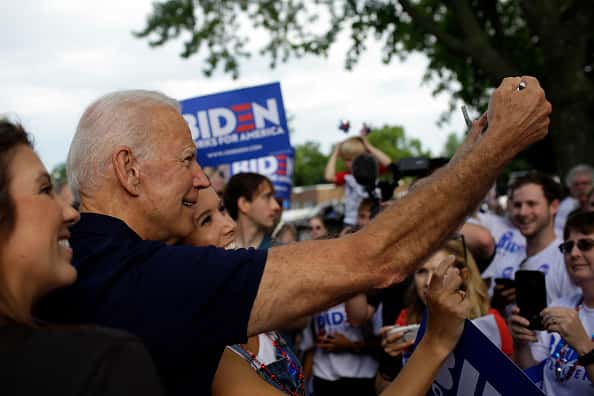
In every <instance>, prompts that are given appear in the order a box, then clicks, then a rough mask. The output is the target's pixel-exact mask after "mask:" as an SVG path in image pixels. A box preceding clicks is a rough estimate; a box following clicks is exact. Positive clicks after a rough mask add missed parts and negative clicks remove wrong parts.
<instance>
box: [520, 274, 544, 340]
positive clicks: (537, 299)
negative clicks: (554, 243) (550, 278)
mask: <svg viewBox="0 0 594 396" xmlns="http://www.w3.org/2000/svg"><path fill="white" fill-rule="evenodd" d="M515 277H516V282H515V283H516V302H517V304H518V308H520V315H521V316H523V317H525V318H526V319H528V320H529V321H530V325H529V326H528V328H529V329H531V330H544V327H543V325H542V318H541V317H540V312H541V311H542V310H543V309H545V308H546V307H547V288H546V284H545V274H544V273H543V272H540V271H527V270H520V271H517V272H516V275H515Z"/></svg>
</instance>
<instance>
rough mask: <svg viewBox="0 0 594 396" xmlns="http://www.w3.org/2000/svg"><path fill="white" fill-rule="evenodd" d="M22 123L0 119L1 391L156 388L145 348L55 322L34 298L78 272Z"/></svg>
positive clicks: (66, 219)
mask: <svg viewBox="0 0 594 396" xmlns="http://www.w3.org/2000/svg"><path fill="white" fill-rule="evenodd" d="M78 218H79V215H78V212H77V211H76V210H74V209H73V208H72V207H71V206H70V203H67V202H65V201H64V200H63V199H62V198H60V197H58V195H57V194H56V193H55V192H54V190H53V186H52V181H51V179H50V176H49V174H48V172H47V170H46V169H45V167H44V166H43V164H42V163H41V161H40V160H39V157H38V156H37V154H35V152H34V151H33V148H32V145H31V142H30V140H29V136H28V135H27V133H26V132H25V130H24V129H23V128H22V127H21V126H19V125H17V124H14V123H12V122H9V121H7V120H2V119H0V382H1V383H2V394H5V395H64V396H67V395H106V396H109V395H161V394H163V392H162V388H161V385H160V383H159V380H158V378H157V374H156V370H155V367H154V366H153V364H152V362H151V359H150V357H149V355H148V352H147V351H146V350H145V349H144V347H143V346H142V344H141V343H140V341H139V340H138V339H137V338H135V337H132V336H130V335H127V334H125V333H123V332H120V331H115V330H106V329H100V328H96V327H91V326H85V327H82V326H80V327H79V326H71V327H64V326H61V327H56V326H51V325H49V324H47V323H42V322H40V321H38V320H36V319H35V317H34V316H33V313H32V310H33V306H34V304H35V303H36V302H37V301H38V300H39V299H40V298H41V297H42V296H44V295H46V294H47V293H49V292H50V291H53V290H55V289H57V288H60V287H64V286H67V285H69V284H71V283H73V282H74V281H75V279H76V276H77V273H76V269H75V268H74V267H73V266H72V265H71V263H70V260H71V259H72V249H71V248H70V244H69V242H68V239H69V237H70V233H69V231H68V227H69V226H71V225H72V224H74V223H75V222H76V221H78Z"/></svg>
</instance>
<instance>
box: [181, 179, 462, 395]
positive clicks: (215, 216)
mask: <svg viewBox="0 0 594 396" xmlns="http://www.w3.org/2000/svg"><path fill="white" fill-rule="evenodd" d="M194 210H195V212H194V224H195V230H194V233H193V234H191V235H190V236H189V237H188V238H187V239H186V240H185V243H188V244H192V245H196V246H208V245H213V246H217V247H229V246H232V242H233V240H234V233H235V228H236V225H235V222H234V221H233V220H232V219H231V217H230V216H229V215H228V214H227V212H226V211H225V207H224V205H223V203H222V201H221V199H220V198H219V197H218V196H217V194H216V193H215V192H214V190H213V189H212V188H207V189H205V190H202V191H201V192H200V200H199V202H198V203H197V205H196V207H195V209H194ZM453 262H454V258H453V257H447V258H446V259H444V260H443V261H442V262H441V263H440V264H439V265H438V266H437V268H435V271H434V273H433V276H432V279H431V281H430V282H429V284H428V287H427V289H426V291H425V300H426V304H427V308H428V310H429V319H428V323H427V331H426V333H425V336H424V337H423V339H422V340H421V342H420V343H419V345H418V346H417V349H416V351H415V353H413V354H412V356H411V358H410V360H409V361H408V364H407V365H406V367H405V368H404V369H403V370H402V372H401V373H400V375H399V376H398V377H397V378H396V379H395V380H394V381H393V382H392V383H391V384H390V385H389V386H388V387H387V389H386V390H385V391H384V392H383V393H382V396H395V395H398V396H408V395H420V394H425V393H427V391H428V390H429V388H430V386H431V383H432V381H433V378H434V377H435V375H436V374H437V371H438V370H439V368H440V367H441V365H442V363H443V362H444V361H445V359H446V357H447V356H448V354H449V353H450V352H451V351H452V350H453V348H454V347H455V345H456V344H457V342H458V339H459V337H460V335H461V334H462V329H463V324H464V319H465V318H466V317H467V316H468V314H469V312H470V307H471V303H470V301H469V300H468V298H466V296H465V294H464V293H461V292H460V291H459V290H460V287H461V286H462V283H463V280H462V277H461V275H460V271H459V270H458V269H457V268H455V267H453V266H452V264H453ZM270 340H271V339H270V338H269V335H268V333H267V334H263V335H260V336H257V337H251V338H250V339H249V340H248V343H247V344H243V345H239V346H237V345H235V346H232V347H231V348H228V349H226V350H225V352H224V353H223V357H222V359H221V362H220V364H219V368H218V370H217V373H216V375H215V379H214V383H213V388H212V394H213V395H214V396H218V395H224V396H226V395H232V396H240V395H246V396H247V395H259V396H273V395H275V396H278V395H303V394H304V388H303V376H302V374H301V367H300V364H299V362H298V361H296V360H294V357H293V356H292V354H288V353H286V351H284V350H283V347H282V344H279V343H277V345H274V344H272V343H271V342H269V341H270ZM279 346H280V348H279ZM240 348H241V349H243V352H241V351H240V350H239V349H240ZM262 349H264V350H262ZM283 352H285V354H283ZM275 359H276V360H275ZM271 364H274V365H275V366H276V367H272V366H271ZM273 376H274V377H273Z"/></svg>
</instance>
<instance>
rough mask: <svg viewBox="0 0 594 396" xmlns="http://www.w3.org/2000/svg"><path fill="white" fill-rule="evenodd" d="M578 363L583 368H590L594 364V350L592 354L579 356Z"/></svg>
mask: <svg viewBox="0 0 594 396" xmlns="http://www.w3.org/2000/svg"><path fill="white" fill-rule="evenodd" d="M577 361H578V363H579V364H580V365H581V366H584V367H586V366H589V365H591V364H592V363H594V349H592V350H591V351H590V352H588V353H585V354H583V355H582V356H578V359H577Z"/></svg>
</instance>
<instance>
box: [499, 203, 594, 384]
mask: <svg viewBox="0 0 594 396" xmlns="http://www.w3.org/2000/svg"><path fill="white" fill-rule="evenodd" d="M563 237H564V242H563V243H562V244H561V245H559V249H560V250H561V253H563V255H564V257H565V266H566V268H567V272H568V273H569V277H570V278H571V280H572V281H573V283H575V284H576V285H577V286H579V287H580V288H581V290H582V292H581V293H578V294H576V295H574V296H571V297H564V298H561V299H559V300H557V301H553V302H552V303H551V304H550V305H549V307H548V308H545V309H544V310H543V311H542V312H541V317H542V321H543V325H544V328H545V331H542V332H535V331H533V330H530V329H528V324H529V322H528V320H527V319H526V318H524V317H522V316H521V315H522V312H520V311H519V310H518V309H517V308H515V309H514V315H512V316H511V317H510V323H511V328H512V333H513V337H514V360H515V361H516V363H517V364H518V365H519V366H520V367H522V368H528V367H533V366H535V365H537V364H539V363H541V366H538V370H542V379H543V381H542V384H543V390H544V392H545V394H547V395H594V385H593V383H592V379H593V378H594V342H592V336H593V334H594V213H593V212H590V213H576V214H574V215H573V216H570V217H569V218H568V219H567V223H566V224H565V229H564V232H563Z"/></svg>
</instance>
